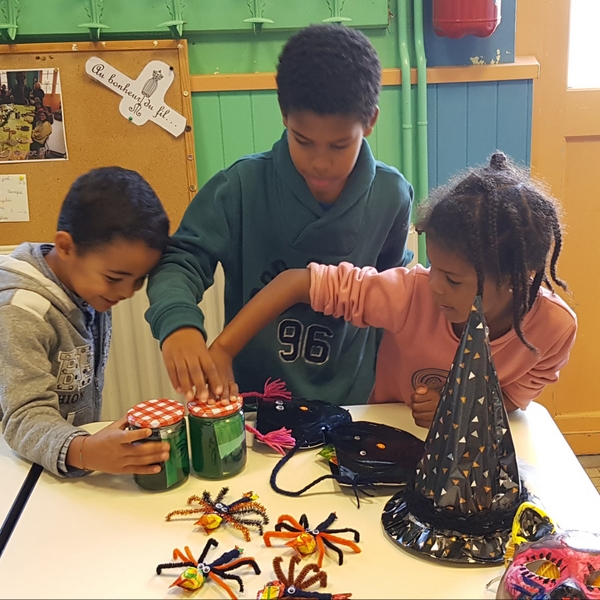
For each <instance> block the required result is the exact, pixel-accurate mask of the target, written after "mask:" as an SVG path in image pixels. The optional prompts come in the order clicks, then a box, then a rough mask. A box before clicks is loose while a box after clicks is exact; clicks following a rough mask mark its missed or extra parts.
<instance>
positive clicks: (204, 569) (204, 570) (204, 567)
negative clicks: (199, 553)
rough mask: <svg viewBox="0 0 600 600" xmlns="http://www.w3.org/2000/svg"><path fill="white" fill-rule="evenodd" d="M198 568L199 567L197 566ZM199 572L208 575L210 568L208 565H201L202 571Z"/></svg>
mask: <svg viewBox="0 0 600 600" xmlns="http://www.w3.org/2000/svg"><path fill="white" fill-rule="evenodd" d="M198 566H200V565H198ZM201 571H202V572H203V573H204V574H205V575H208V574H209V573H210V567H209V566H208V565H202V569H201Z"/></svg>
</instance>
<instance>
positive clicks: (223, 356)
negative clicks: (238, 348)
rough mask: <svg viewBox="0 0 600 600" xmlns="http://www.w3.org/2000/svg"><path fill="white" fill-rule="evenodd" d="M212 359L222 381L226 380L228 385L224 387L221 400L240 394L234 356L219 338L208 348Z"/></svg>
mask: <svg viewBox="0 0 600 600" xmlns="http://www.w3.org/2000/svg"><path fill="white" fill-rule="evenodd" d="M208 351H209V353H210V356H211V358H212V361H213V363H214V365H215V368H216V369H217V373H218V374H219V378H220V379H221V381H226V382H227V385H226V386H225V387H224V389H223V393H222V394H221V400H229V399H230V398H234V399H235V397H236V396H237V395H238V394H239V387H238V384H237V383H236V382H235V380H234V375H233V367H232V363H233V357H232V356H231V354H229V352H227V350H225V348H223V346H222V345H221V344H219V343H218V338H217V340H215V341H214V342H213V343H212V344H211V345H210V348H209V349H208Z"/></svg>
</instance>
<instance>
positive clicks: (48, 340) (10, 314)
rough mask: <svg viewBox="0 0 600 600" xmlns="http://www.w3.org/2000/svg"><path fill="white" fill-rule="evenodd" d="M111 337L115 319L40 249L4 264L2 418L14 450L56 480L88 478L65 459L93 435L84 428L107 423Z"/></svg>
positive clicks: (0, 280) (25, 248)
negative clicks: (71, 285) (72, 285)
mask: <svg viewBox="0 0 600 600" xmlns="http://www.w3.org/2000/svg"><path fill="white" fill-rule="evenodd" d="M86 310H87V315H86V312H85V311H86ZM86 316H87V318H86ZM94 319H97V321H96V323H97V339H96V342H95V341H94V332H93V329H92V327H91V324H90V321H93V320H94ZM110 335H111V315H110V311H108V312H106V313H97V312H94V311H93V309H91V307H88V305H87V304H86V303H85V302H84V301H83V300H82V299H81V298H79V297H77V296H75V294H73V293H72V292H70V291H69V290H68V289H67V288H66V287H65V286H64V285H63V284H62V283H61V282H60V281H59V280H58V279H57V278H56V276H55V275H54V273H53V272H52V271H51V270H50V268H49V267H48V265H47V264H46V262H45V259H44V257H43V254H42V248H41V245H40V244H29V243H24V244H21V245H20V246H19V247H18V248H16V249H15V251H14V252H13V253H12V254H11V255H10V256H0V418H1V419H2V431H3V434H4V439H5V440H6V442H7V444H8V445H9V446H10V447H11V448H12V449H13V450H15V451H16V452H18V453H19V454H20V455H21V456H23V457H25V458H27V459H29V460H31V461H33V462H36V463H38V464H40V465H42V466H43V467H44V468H45V469H47V470H48V471H51V472H52V473H54V474H56V475H62V476H67V477H78V476H81V475H83V474H85V471H82V470H81V469H75V468H72V467H67V466H66V464H65V459H66V453H67V450H68V447H69V444H70V443H71V440H72V439H73V438H74V437H76V436H77V435H86V432H85V431H84V430H83V429H80V428H78V427H77V426H78V425H83V424H85V423H90V422H92V421H98V420H99V419H100V411H101V407H102V385H103V379H104V368H105V366H106V359H107V356H108V348H109V345H110ZM95 352H99V353H100V355H99V357H98V360H96V357H95Z"/></svg>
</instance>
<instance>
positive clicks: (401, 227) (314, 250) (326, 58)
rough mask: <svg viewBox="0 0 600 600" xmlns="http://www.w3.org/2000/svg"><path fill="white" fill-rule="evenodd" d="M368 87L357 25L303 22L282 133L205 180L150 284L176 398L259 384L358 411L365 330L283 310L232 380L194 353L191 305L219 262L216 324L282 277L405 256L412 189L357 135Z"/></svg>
mask: <svg viewBox="0 0 600 600" xmlns="http://www.w3.org/2000/svg"><path fill="white" fill-rule="evenodd" d="M380 81H381V66H380V63H379V59H378V57H377V53H376V51H375V49H374V48H373V46H372V45H371V43H370V42H369V40H368V38H366V37H365V36H364V35H363V34H362V33H360V32H359V31H357V30H353V29H350V28H347V27H342V26H338V25H312V26H310V27H307V28H306V29H303V30H301V31H300V32H298V33H296V34H295V35H294V36H292V37H291V38H290V39H289V41H288V42H287V44H286V45H285V47H284V48H283V51H282V53H281V55H280V57H279V64H278V67H277V92H278V99H279V106H280V108H281V113H282V116H283V124H284V126H285V128H286V129H285V131H284V133H283V135H282V137H281V139H280V140H279V141H277V142H276V143H275V145H274V146H273V148H272V150H271V151H269V152H264V153H261V154H255V155H251V156H246V157H243V158H241V159H240V160H238V161H237V162H235V163H234V164H233V165H231V166H230V167H229V168H227V169H224V170H223V171H221V172H219V173H217V174H216V175H215V176H214V177H213V178H212V179H210V181H208V182H207V183H206V185H205V186H204V187H203V188H202V189H201V190H200V191H199V192H198V194H197V196H196V197H195V198H194V200H193V201H192V202H191V204H190V205H189V207H188V209H187V210H186V212H185V215H184V217H183V219H182V221H181V225H180V227H179V229H178V230H177V232H176V233H175V235H174V236H172V238H171V243H170V245H169V247H168V248H167V250H166V252H165V254H164V255H163V257H162V258H161V260H160V262H159V264H158V266H157V268H156V269H155V270H154V271H153V273H152V274H151V276H150V279H149V284H148V295H149V298H150V304H151V305H150V308H149V310H148V312H147V313H146V318H147V320H148V322H149V323H150V325H151V327H152V331H153V334H154V336H155V337H156V338H158V339H159V340H160V342H161V347H162V353H163V357H164V360H165V364H166V367H167V371H168V373H169V376H170V378H171V382H172V383H173V386H174V387H175V389H176V390H177V391H178V392H180V393H183V394H186V396H187V398H188V399H191V398H193V397H194V395H196V396H198V397H200V398H207V397H208V396H209V395H211V396H221V397H222V398H228V397H229V395H231V394H236V393H237V392H238V386H239V390H241V391H256V390H262V388H263V386H264V384H265V381H266V380H267V379H268V378H269V377H271V378H274V379H278V378H280V379H282V380H283V381H284V382H285V383H286V385H287V387H288V389H289V390H290V391H291V392H292V393H293V394H294V395H295V396H300V397H304V398H309V399H311V398H319V399H322V400H327V401H330V402H333V403H336V404H361V403H366V401H367V399H368V397H369V393H370V391H371V388H372V387H373V383H374V378H375V355H376V351H377V331H376V330H373V329H359V328H357V327H354V326H353V325H351V324H349V323H345V322H344V321H343V319H335V318H333V317H326V316H324V315H322V314H318V313H315V312H314V311H312V310H311V309H310V307H308V306H306V305H296V306H294V307H292V308H291V309H289V310H288V311H286V312H285V313H283V314H281V315H280V317H279V318H278V319H277V320H276V321H275V322H274V323H273V324H271V325H270V326H269V327H267V328H265V329H264V330H263V331H261V332H260V333H259V334H258V335H257V336H256V337H255V338H254V339H253V340H252V342H251V343H249V344H248V345H247V346H246V347H245V348H244V350H243V351H242V352H241V353H240V354H239V355H238V356H237V357H236V359H235V361H234V364H233V373H231V370H230V368H229V365H220V364H215V362H214V360H213V357H211V355H210V353H209V351H208V349H207V347H206V342H205V336H206V334H205V330H204V316H203V314H202V312H201V311H200V309H199V308H198V303H199V302H200V301H201V300H202V297H203V295H204V292H205V291H206V289H208V288H209V287H210V286H211V285H212V284H213V281H214V279H213V277H214V272H215V269H216V266H217V263H219V262H220V263H221V264H222V266H223V270H224V274H225V320H226V323H228V322H229V321H230V320H231V319H232V318H233V317H234V316H235V315H236V314H237V312H238V311H239V310H240V309H241V308H242V306H244V304H246V302H248V300H250V298H251V297H252V296H253V295H254V294H255V293H256V292H257V291H258V290H260V289H261V288H262V287H263V286H265V285H266V284H267V283H268V282H269V281H270V280H271V279H273V278H274V277H275V276H276V275H277V274H278V273H280V272H281V271H284V270H286V269H290V268H298V267H306V266H307V265H308V263H310V262H311V261H318V262H320V263H329V264H335V265H337V264H338V263H340V262H342V261H348V262H351V263H352V264H355V265H358V266H367V265H371V266H374V267H376V268H377V269H378V270H385V269H389V268H391V267H396V266H402V265H405V264H407V263H408V262H409V261H410V259H411V258H412V253H410V251H408V250H407V249H406V239H407V235H408V228H409V223H410V214H411V206H412V199H413V189H412V187H411V185H410V184H409V183H408V182H407V181H406V179H405V178H404V177H403V176H402V175H401V174H400V173H399V172H398V170H397V169H395V168H394V167H390V166H387V165H385V164H383V163H381V162H379V161H376V160H375V159H374V158H373V155H372V153H371V149H370V147H369V144H368V143H367V141H366V139H365V138H366V137H367V136H368V135H369V134H370V133H371V132H372V131H373V127H374V125H375V122H376V121H377V117H378V114H379V108H378V106H377V102H378V98H379V91H380V85H381V84H380ZM215 360H216V358H215ZM234 381H235V383H234Z"/></svg>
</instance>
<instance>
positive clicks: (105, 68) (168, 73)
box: [85, 56, 185, 137]
mask: <svg viewBox="0 0 600 600" xmlns="http://www.w3.org/2000/svg"><path fill="white" fill-rule="evenodd" d="M85 72H86V73H87V74H88V75H89V76H90V77H91V78H92V79H95V80H96V81H99V82H100V83H102V84H104V85H105V86H106V87H108V88H110V89H111V90H112V91H113V92H116V93H117V94H119V95H120V96H122V97H123V99H122V100H121V103H120V104H119V111H120V112H121V114H122V115H123V116H124V117H125V118H126V119H128V120H129V121H131V122H132V123H135V124H136V125H144V124H145V123H147V122H148V121H153V122H154V123H156V124H157V125H160V126H161V127H162V128H163V129H166V130H167V131H168V132H169V133H172V134H173V135H174V136H175V137H177V136H178V135H181V133H183V131H184V129H185V117H184V116H183V115H181V114H179V113H178V112H176V111H175V110H173V109H172V108H171V107H170V106H167V105H166V104H165V93H166V91H167V90H168V89H169V86H170V85H171V84H172V83H173V81H174V80H175V71H174V70H173V69H172V68H171V67H169V65H168V64H167V63H164V62H162V60H153V61H151V62H149V63H148V64H147V65H146V66H145V67H144V69H143V70H142V72H141V73H140V75H139V77H138V78H137V79H129V77H127V75H123V73H121V72H120V71H118V70H117V69H115V68H114V67H112V66H111V65H109V64H108V63H107V62H105V61H103V60H102V59H100V58H98V57H97V56H93V57H92V58H90V59H89V60H88V61H87V62H86V63H85Z"/></svg>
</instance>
